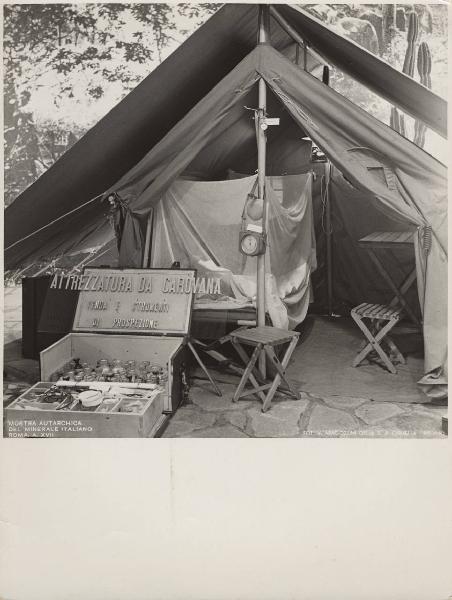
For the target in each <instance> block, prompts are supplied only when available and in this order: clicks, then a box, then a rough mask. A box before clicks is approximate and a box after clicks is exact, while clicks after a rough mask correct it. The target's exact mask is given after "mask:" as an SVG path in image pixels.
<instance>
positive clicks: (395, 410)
mask: <svg viewBox="0 0 452 600" xmlns="http://www.w3.org/2000/svg"><path fill="white" fill-rule="evenodd" d="M404 412H405V411H404V409H402V408H400V407H399V406H397V405H396V404H392V403H390V402H366V404H362V405H361V406H360V407H359V408H357V409H356V410H355V415H356V416H357V417H359V418H360V419H362V420H363V421H364V422H365V423H367V424H368V425H376V424H377V423H382V422H383V421H386V420H387V419H390V418H391V417H395V416H396V415H401V414H403V413H404Z"/></svg>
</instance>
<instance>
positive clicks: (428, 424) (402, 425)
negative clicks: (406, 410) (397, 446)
mask: <svg viewBox="0 0 452 600" xmlns="http://www.w3.org/2000/svg"><path fill="white" fill-rule="evenodd" d="M386 425H387V427H388V428H390V429H393V430H394V431H397V432H399V435H400V436H401V437H404V435H406V434H417V435H418V436H419V437H433V436H435V435H436V436H442V435H444V434H443V433H442V429H441V416H440V415H438V417H436V418H435V417H434V416H427V415H420V414H414V413H412V414H404V415H400V416H397V417H393V418H392V419H390V420H389V421H387V422H385V426H386ZM444 437H445V436H444Z"/></svg>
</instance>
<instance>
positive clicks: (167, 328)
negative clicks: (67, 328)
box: [64, 267, 196, 336]
mask: <svg viewBox="0 0 452 600" xmlns="http://www.w3.org/2000/svg"><path fill="white" fill-rule="evenodd" d="M195 276H196V272H195V271H194V270H193V269H104V268H96V267H87V268H85V270H84V272H83V274H82V275H79V276H78V281H76V282H75V283H76V285H77V289H78V290H79V299H78V302H77V308H76V311H75V317H74V325H73V331H74V332H92V333H96V332H97V333H105V332H111V333H139V334H146V335H175V336H177V335H181V336H183V335H186V334H187V333H188V331H189V328H190V321H191V312H192V306H193V298H194V292H195V285H196V279H195ZM64 285H66V282H65V283H64ZM71 285H74V282H72V284H71Z"/></svg>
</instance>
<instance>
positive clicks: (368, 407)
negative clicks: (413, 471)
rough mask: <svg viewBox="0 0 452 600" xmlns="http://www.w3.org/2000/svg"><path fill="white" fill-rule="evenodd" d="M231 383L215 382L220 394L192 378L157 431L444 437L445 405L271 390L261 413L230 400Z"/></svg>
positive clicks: (226, 435) (255, 407)
mask: <svg viewBox="0 0 452 600" xmlns="http://www.w3.org/2000/svg"><path fill="white" fill-rule="evenodd" d="M235 386H236V383H232V382H231V383H226V382H224V383H221V384H220V388H221V390H222V393H223V396H222V397H221V398H220V397H218V396H216V395H214V393H213V392H212V391H211V389H210V388H209V386H208V384H207V383H206V382H202V381H199V380H197V381H196V382H195V384H194V385H193V386H192V388H191V390H190V402H191V403H190V404H187V405H185V406H181V407H180V408H179V409H178V411H177V412H176V414H175V415H173V417H172V418H171V421H170V423H169V425H168V427H167V428H166V430H165V432H164V434H163V437H169V438H175V437H180V438H183V437H188V438H198V437H211V438H216V437H218V438H220V437H221V438H232V437H251V438H253V437H256V438H263V437H290V438H291V437H369V438H372V437H391V438H404V437H415V438H416V437H419V438H441V437H445V436H444V434H443V433H442V430H441V421H442V417H443V416H446V415H447V406H444V405H442V406H437V405H432V404H407V403H406V402H404V403H397V402H374V401H370V400H367V399H366V398H359V397H341V396H334V395H331V396H324V397H323V398H320V397H319V396H317V395H315V394H313V393H310V392H309V393H307V392H303V391H301V392H300V399H299V400H290V399H288V398H287V397H285V396H282V395H280V396H276V397H275V400H274V401H273V403H272V406H271V408H270V410H269V411H268V412H266V413H262V410H261V403H260V402H258V401H257V400H250V401H248V400H247V401H240V402H239V403H237V404H234V403H233V402H232V396H233V394H234V390H235Z"/></svg>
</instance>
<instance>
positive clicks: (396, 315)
mask: <svg viewBox="0 0 452 600" xmlns="http://www.w3.org/2000/svg"><path fill="white" fill-rule="evenodd" d="M402 310H403V308H402V307H399V308H397V307H396V308H393V307H391V306H387V305H385V304H367V303H366V302H363V303H362V304H360V305H359V306H355V308H352V311H351V316H352V318H353V320H354V321H355V323H356V324H357V325H358V327H359V328H360V329H361V331H362V332H363V334H364V335H365V337H366V339H367V340H368V342H369V343H368V344H366V346H365V347H364V348H363V349H362V350H361V351H360V352H359V354H358V355H357V356H356V358H355V360H354V361H353V363H352V364H353V366H354V367H357V366H358V365H359V364H360V363H361V362H362V361H363V360H364V359H365V358H366V356H367V355H368V354H369V353H370V352H371V351H372V350H375V352H376V353H377V354H378V356H379V357H380V358H381V360H382V361H383V363H384V365H385V366H386V367H387V368H388V370H389V371H390V372H391V373H397V369H396V368H395V367H394V365H393V363H392V362H391V360H390V358H389V356H388V355H387V354H386V353H385V351H384V350H383V348H382V347H381V344H382V343H383V341H384V342H385V343H386V344H387V345H388V346H389V348H390V350H391V351H392V353H393V355H394V357H395V359H397V362H401V363H402V364H405V359H404V358H403V356H402V354H401V352H400V350H399V349H398V348H397V346H396V345H395V343H394V342H393V340H391V338H390V337H389V336H388V333H389V332H390V331H391V329H392V328H393V327H394V325H395V324H396V323H397V322H398V321H399V320H400V314H401V312H402ZM364 319H369V320H370V323H371V325H370V326H368V325H366V324H365V323H364ZM384 321H387V323H386V324H385V325H384V324H383V323H384ZM394 362H395V361H394Z"/></svg>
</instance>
